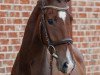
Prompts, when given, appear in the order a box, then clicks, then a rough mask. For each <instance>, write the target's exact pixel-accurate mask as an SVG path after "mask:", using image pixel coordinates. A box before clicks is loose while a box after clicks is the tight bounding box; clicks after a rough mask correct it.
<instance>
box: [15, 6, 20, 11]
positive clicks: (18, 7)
mask: <svg viewBox="0 0 100 75" xmlns="http://www.w3.org/2000/svg"><path fill="white" fill-rule="evenodd" d="M14 10H19V11H21V10H22V6H20V5H15V6H14Z"/></svg>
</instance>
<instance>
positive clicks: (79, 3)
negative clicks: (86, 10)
mask: <svg viewBox="0 0 100 75" xmlns="http://www.w3.org/2000/svg"><path fill="white" fill-rule="evenodd" d="M78 5H79V6H86V2H85V1H79V2H78Z"/></svg>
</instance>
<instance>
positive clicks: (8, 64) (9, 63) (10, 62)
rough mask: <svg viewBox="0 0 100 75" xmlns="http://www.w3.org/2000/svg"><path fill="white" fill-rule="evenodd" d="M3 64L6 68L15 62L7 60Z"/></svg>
mask: <svg viewBox="0 0 100 75" xmlns="http://www.w3.org/2000/svg"><path fill="white" fill-rule="evenodd" d="M3 64H4V65H6V67H8V66H12V64H13V60H5V61H3Z"/></svg>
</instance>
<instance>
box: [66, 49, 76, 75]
mask: <svg viewBox="0 0 100 75" xmlns="http://www.w3.org/2000/svg"><path fill="white" fill-rule="evenodd" d="M66 57H67V58H68V63H69V64H67V65H68V69H67V74H69V73H70V72H71V71H72V69H73V67H74V64H73V62H72V57H71V54H70V51H69V49H67V53H66Z"/></svg>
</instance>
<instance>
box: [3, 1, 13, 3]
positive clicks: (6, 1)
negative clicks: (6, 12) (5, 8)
mask: <svg viewBox="0 0 100 75" xmlns="http://www.w3.org/2000/svg"><path fill="white" fill-rule="evenodd" d="M4 3H14V0H4Z"/></svg>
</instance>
